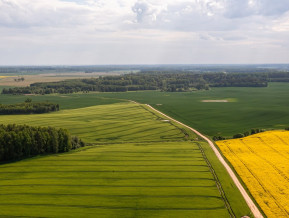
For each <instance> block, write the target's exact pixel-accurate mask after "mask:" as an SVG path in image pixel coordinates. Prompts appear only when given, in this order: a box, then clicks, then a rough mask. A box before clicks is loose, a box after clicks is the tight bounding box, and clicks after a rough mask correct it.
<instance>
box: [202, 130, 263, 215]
mask: <svg viewBox="0 0 289 218" xmlns="http://www.w3.org/2000/svg"><path fill="white" fill-rule="evenodd" d="M207 137H208V138H210V139H211V141H212V142H213V143H214V144H215V147H216V148H217V149H218V151H219V152H220V154H221V155H222V157H223V159H224V160H225V161H226V163H227V164H228V165H229V166H230V168H231V170H232V171H233V172H234V174H235V175H236V176H237V178H238V180H239V182H240V183H241V185H242V186H243V188H244V189H245V190H246V192H247V194H248V195H249V196H250V198H251V200H252V201H253V202H254V203H255V205H256V206H257V207H258V209H259V211H260V212H261V213H262V215H263V216H264V217H266V214H265V213H264V211H263V209H262V208H261V206H260V205H259V204H258V202H257V201H256V199H255V197H254V196H253V195H252V193H251V191H250V190H249V188H248V187H247V185H246V183H245V182H244V181H243V179H242V178H241V176H240V175H239V174H238V172H237V171H236V169H235V167H234V166H233V165H232V163H231V162H230V161H229V160H228V158H227V156H225V155H224V153H223V152H222V150H221V149H220V147H219V146H218V144H217V141H214V140H213V139H212V138H211V137H209V136H207Z"/></svg>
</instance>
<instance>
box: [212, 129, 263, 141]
mask: <svg viewBox="0 0 289 218" xmlns="http://www.w3.org/2000/svg"><path fill="white" fill-rule="evenodd" d="M264 131H265V130H264V129H258V128H257V129H251V131H246V132H244V133H237V134H235V135H233V139H238V138H243V137H246V136H249V135H254V134H257V133H260V132H264ZM213 140H214V141H220V140H226V138H225V137H223V136H214V137H213Z"/></svg>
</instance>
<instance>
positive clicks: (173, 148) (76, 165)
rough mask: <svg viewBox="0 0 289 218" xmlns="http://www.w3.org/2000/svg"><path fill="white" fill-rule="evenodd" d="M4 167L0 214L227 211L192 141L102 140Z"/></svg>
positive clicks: (119, 214) (157, 214)
mask: <svg viewBox="0 0 289 218" xmlns="http://www.w3.org/2000/svg"><path fill="white" fill-rule="evenodd" d="M0 172H1V173H0V176H1V181H0V187H1V194H0V216H1V215H5V216H30V217H41V216H42V215H43V216H46V217H47V216H56V215H57V216H61V215H65V216H66V217H67V216H70V215H71V216H72V215H73V216H84V215H85V216H93V217H146V216H150V217H176V216H182V217H186V216H188V217H196V216H198V217H200V216H201V217H205V216H208V217H212V216H213V215H215V216H216V215H217V216H218V217H228V212H227V209H226V208H225V206H224V202H223V199H222V198H221V196H220V194H219V191H218V189H217V187H216V185H215V181H214V178H213V176H212V174H211V173H210V170H209V168H208V166H207V164H206V162H205V161H204V159H203V157H202V154H201V152H200V150H199V149H198V147H197V145H196V144H194V143H190V142H170V143H144V144H133V143H130V144H121V145H119V144H118V145H109V146H97V147H92V148H90V149H87V150H84V151H81V152H74V153H70V154H62V155H53V156H47V157H42V158H34V159H30V160H25V161H21V162H18V163H13V164H6V165H1V166H0ZM13 208H17V210H13Z"/></svg>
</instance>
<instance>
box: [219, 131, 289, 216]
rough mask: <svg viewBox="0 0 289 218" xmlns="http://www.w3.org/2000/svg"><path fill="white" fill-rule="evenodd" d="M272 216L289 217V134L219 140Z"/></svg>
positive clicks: (227, 156)
mask: <svg viewBox="0 0 289 218" xmlns="http://www.w3.org/2000/svg"><path fill="white" fill-rule="evenodd" d="M217 145H218V146H219V148H220V149H221V151H222V153H223V154H224V155H225V157H226V158H227V159H228V160H229V161H230V162H231V164H232V165H233V166H234V168H235V170H236V171H237V173H238V174H239V176H240V177H241V178H242V180H243V181H244V183H245V184H246V186H247V187H248V189H249V190H250V192H251V194H252V195H253V197H254V198H255V199H256V201H257V202H258V204H259V205H260V207H261V208H262V210H263V211H264V213H265V214H266V215H267V216H268V217H289V131H282V130H280V131H268V132H263V133H259V134H255V135H251V136H248V137H245V138H241V139H231V140H224V141H218V142H217Z"/></svg>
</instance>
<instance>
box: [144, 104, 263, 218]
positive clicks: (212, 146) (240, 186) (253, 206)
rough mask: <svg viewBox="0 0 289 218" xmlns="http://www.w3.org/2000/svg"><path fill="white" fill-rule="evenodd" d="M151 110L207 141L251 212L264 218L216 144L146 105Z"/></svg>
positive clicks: (259, 217) (257, 217) (258, 217)
mask: <svg viewBox="0 0 289 218" xmlns="http://www.w3.org/2000/svg"><path fill="white" fill-rule="evenodd" d="M146 105H147V106H148V107H149V108H151V109H152V110H154V111H156V112H158V113H159V114H161V115H163V116H165V117H167V118H168V119H170V120H173V121H175V122H176V123H178V124H180V125H182V126H185V127H187V128H188V129H190V130H192V131H193V132H195V133H196V134H197V135H199V136H200V137H202V138H203V139H205V140H206V141H207V142H208V143H209V145H210V146H211V148H212V149H213V151H214V152H215V154H216V156H217V157H218V159H219V160H220V162H221V163H222V164H223V166H224V167H225V168H226V170H227V171H228V173H229V175H230V177H231V178H232V180H233V181H234V183H235V185H236V186H237V187H238V189H239V190H240V192H241V194H242V195H243V197H244V199H245V201H246V202H247V204H248V206H249V208H250V210H251V211H252V213H253V215H254V216H255V217H256V218H263V215H262V214H261V212H260V211H259V209H258V207H257V206H256V205H255V203H254V202H253V201H252V199H251V198H250V196H249V195H248V194H247V192H246V191H245V189H244V188H243V186H242V184H241V183H240V181H239V180H238V178H237V176H236V175H235V173H234V172H233V170H232V169H231V168H230V166H229V165H228V164H227V162H226V161H225V160H224V158H223V157H222V155H221V154H220V152H219V150H218V149H217V148H216V147H215V145H214V143H213V142H212V141H211V140H210V139H209V138H207V137H206V136H204V135H203V134H202V133H200V132H199V131H197V130H195V129H193V128H191V127H189V126H187V125H185V124H183V123H181V122H179V121H177V120H175V119H173V118H171V117H169V116H167V115H166V114H164V113H162V112H160V111H158V110H157V109H155V108H153V107H152V106H150V105H148V104H146Z"/></svg>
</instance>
